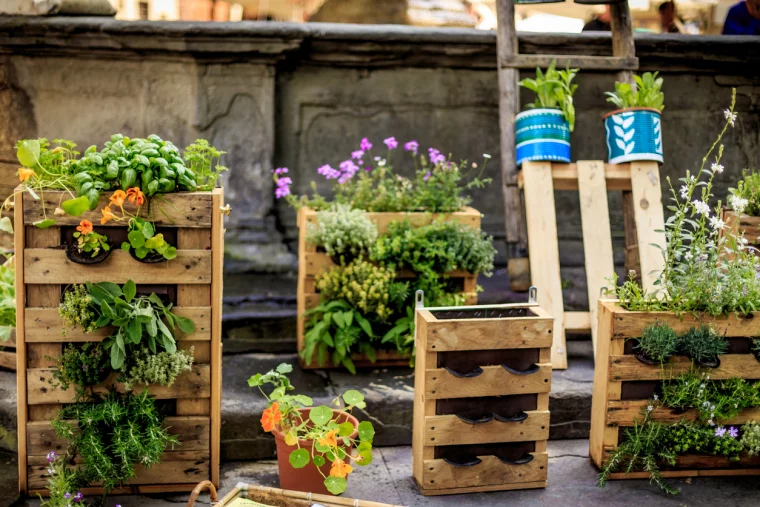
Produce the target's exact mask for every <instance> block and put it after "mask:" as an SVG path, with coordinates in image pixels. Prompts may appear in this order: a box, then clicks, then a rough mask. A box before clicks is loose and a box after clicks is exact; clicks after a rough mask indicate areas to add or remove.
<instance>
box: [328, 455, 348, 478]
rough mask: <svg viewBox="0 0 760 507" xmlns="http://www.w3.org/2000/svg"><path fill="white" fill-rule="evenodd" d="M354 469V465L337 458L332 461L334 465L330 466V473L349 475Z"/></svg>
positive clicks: (334, 475) (339, 475) (333, 475)
mask: <svg viewBox="0 0 760 507" xmlns="http://www.w3.org/2000/svg"><path fill="white" fill-rule="evenodd" d="M353 471H354V467H352V466H351V465H349V464H348V463H346V462H345V461H343V460H340V459H336V460H335V461H333V462H332V466H330V475H331V476H332V477H343V478H346V477H348V474H350V473H351V472H353Z"/></svg>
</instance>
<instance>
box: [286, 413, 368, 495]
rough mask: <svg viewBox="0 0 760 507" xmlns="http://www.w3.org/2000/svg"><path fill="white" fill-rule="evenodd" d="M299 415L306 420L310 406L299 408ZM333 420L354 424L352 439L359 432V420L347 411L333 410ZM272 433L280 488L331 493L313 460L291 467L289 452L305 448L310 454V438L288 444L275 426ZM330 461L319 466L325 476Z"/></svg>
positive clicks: (348, 451)
mask: <svg viewBox="0 0 760 507" xmlns="http://www.w3.org/2000/svg"><path fill="white" fill-rule="evenodd" d="M299 412H300V413H301V417H302V418H303V419H304V420H305V421H306V420H308V419H309V412H311V409H310V408H302V409H300V410H299ZM333 421H337V422H338V424H340V423H344V422H350V423H351V424H353V425H354V428H355V429H354V432H353V433H352V434H351V435H350V438H352V439H354V438H356V437H357V435H358V434H359V421H358V420H357V419H356V417H354V416H352V415H351V414H349V413H347V412H343V411H340V410H333ZM272 434H273V435H274V440H275V444H276V445H277V468H278V470H279V473H280V489H290V490H295V491H303V492H306V493H318V494H321V495H332V493H330V492H329V491H327V488H326V487H325V484H324V481H325V478H324V477H323V476H322V474H320V473H319V470H318V469H317V466H316V465H314V462H313V461H310V462H309V464H308V465H306V466H305V467H303V468H293V466H292V465H291V464H290V460H289V458H290V453H291V452H293V451H295V450H296V449H298V448H299V447H300V448H302V449H307V450H308V451H309V454H311V449H312V447H313V445H314V442H312V441H310V440H299V441H298V446H295V445H288V444H286V443H285V434H284V433H283V432H281V431H280V430H278V429H277V428H275V429H274V430H272ZM343 449H344V450H345V451H346V455H348V454H350V453H351V449H348V448H345V447H344V448H343ZM348 460H349V458H348V456H346V459H345V461H346V462H348ZM330 466H331V462H330V461H329V460H326V462H325V464H324V465H322V466H321V467H320V470H321V471H322V473H323V474H325V476H329V475H330Z"/></svg>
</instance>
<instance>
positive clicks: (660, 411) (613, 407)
mask: <svg viewBox="0 0 760 507" xmlns="http://www.w3.org/2000/svg"><path fill="white" fill-rule="evenodd" d="M655 322H661V323H664V324H667V325H668V326H670V327H672V328H673V329H674V330H676V331H677V332H679V333H682V332H685V331H688V330H689V329H691V328H692V327H698V326H699V325H700V324H709V325H711V326H712V327H713V329H714V330H715V332H716V333H717V334H718V335H721V336H725V337H726V338H728V341H729V349H728V353H727V354H725V355H721V356H720V361H721V362H720V366H719V367H718V368H714V369H710V370H709V373H710V377H711V378H712V379H713V380H721V379H728V378H731V377H740V378H743V379H748V380H750V379H751V380H758V379H760V361H758V360H757V359H755V357H754V356H753V354H752V353H751V350H750V341H751V338H752V337H758V336H760V314H758V313H755V314H750V315H748V316H747V317H740V316H736V315H729V316H723V317H718V318H712V317H709V316H701V318H698V317H695V316H693V315H690V314H687V315H683V316H682V317H678V316H676V315H675V314H674V313H672V312H630V311H627V310H624V309H623V308H621V307H620V306H619V305H618V304H617V302H616V301H609V300H608V301H605V300H601V301H600V302H599V328H598V329H599V336H598V341H597V347H598V349H597V355H596V369H595V373H594V393H593V401H592V409H591V437H590V446H591V447H590V454H591V459H592V461H593V462H594V463H595V464H596V465H597V466H598V467H601V466H602V464H603V463H604V462H605V460H606V458H607V456H608V455H609V453H610V452H611V451H613V450H614V449H615V448H616V447H617V446H618V443H619V442H620V441H621V438H623V430H624V429H625V428H627V427H631V426H633V424H634V421H639V422H640V421H642V420H643V416H642V409H645V408H646V407H647V404H648V400H649V399H651V398H652V395H653V394H654V392H655V389H656V388H657V386H658V385H659V384H660V383H661V382H662V381H663V380H664V376H667V377H671V376H674V375H680V374H682V373H685V372H688V371H689V369H690V368H691V360H690V359H689V358H687V357H673V358H672V359H671V360H670V362H669V363H667V364H665V365H664V367H663V366H660V365H646V364H643V363H641V362H640V361H638V360H637V359H636V357H635V356H634V352H633V348H634V342H633V341H630V339H631V338H637V337H639V336H641V334H642V332H643V330H644V328H646V327H647V326H649V325H651V324H654V323H655ZM696 417H697V412H696V410H687V411H686V412H679V411H676V410H671V409H668V408H665V407H658V408H656V409H654V410H653V411H652V412H651V414H650V418H651V419H652V420H654V421H659V422H663V423H673V424H675V423H678V422H680V421H681V420H694V419H696ZM748 421H760V410H759V409H747V410H745V411H743V412H741V413H740V414H739V415H738V416H737V417H735V418H734V419H732V420H730V421H723V423H724V424H743V423H745V422H748ZM662 475H663V476H664V477H692V476H718V475H720V476H723V475H760V457H752V458H749V457H743V458H741V460H740V461H738V462H731V461H729V460H728V459H727V458H725V457H721V456H703V455H684V456H679V457H678V458H677V462H676V466H675V467H674V468H663V469H662ZM646 477H649V473H648V472H640V471H637V472H633V473H629V474H625V473H613V474H612V475H611V476H610V478H611V479H640V478H646Z"/></svg>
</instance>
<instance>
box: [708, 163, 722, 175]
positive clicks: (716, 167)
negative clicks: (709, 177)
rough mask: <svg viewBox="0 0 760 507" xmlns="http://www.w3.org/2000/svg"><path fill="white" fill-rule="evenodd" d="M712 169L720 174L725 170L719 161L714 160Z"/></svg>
mask: <svg viewBox="0 0 760 507" xmlns="http://www.w3.org/2000/svg"><path fill="white" fill-rule="evenodd" d="M711 169H712V171H713V172H714V173H718V174H720V173H722V172H723V166H722V165H720V164H719V163H717V162H713V164H712V167H711Z"/></svg>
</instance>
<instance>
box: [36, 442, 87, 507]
mask: <svg viewBox="0 0 760 507" xmlns="http://www.w3.org/2000/svg"><path fill="white" fill-rule="evenodd" d="M68 458H69V457H68V456H66V457H64V456H59V455H58V454H56V453H55V452H53V451H51V452H50V453H48V455H47V460H48V486H47V493H48V497H47V498H42V496H41V495H39V497H40V507H71V506H72V505H77V506H80V507H88V506H89V505H90V504H89V503H88V502H86V501H85V500H84V495H82V493H81V492H79V491H77V482H78V481H77V477H76V472H74V470H73V469H72V468H71V467H70V466H69V459H68Z"/></svg>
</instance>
